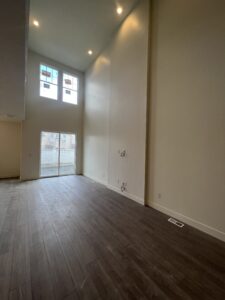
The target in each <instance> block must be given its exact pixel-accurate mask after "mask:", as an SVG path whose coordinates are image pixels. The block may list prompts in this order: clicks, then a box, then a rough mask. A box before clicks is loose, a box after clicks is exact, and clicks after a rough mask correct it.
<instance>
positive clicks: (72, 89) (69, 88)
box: [63, 73, 78, 104]
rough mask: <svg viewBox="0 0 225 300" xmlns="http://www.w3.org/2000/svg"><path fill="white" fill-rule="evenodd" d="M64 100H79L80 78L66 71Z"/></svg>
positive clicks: (71, 101) (73, 102)
mask: <svg viewBox="0 0 225 300" xmlns="http://www.w3.org/2000/svg"><path fill="white" fill-rule="evenodd" d="M63 102H67V103H71V104H77V102H78V78H77V77H74V76H72V75H68V74H66V73H63Z"/></svg>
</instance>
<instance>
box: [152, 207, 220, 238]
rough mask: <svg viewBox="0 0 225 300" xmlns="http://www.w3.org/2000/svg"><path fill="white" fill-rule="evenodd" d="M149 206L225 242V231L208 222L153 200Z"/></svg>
mask: <svg viewBox="0 0 225 300" xmlns="http://www.w3.org/2000/svg"><path fill="white" fill-rule="evenodd" d="M149 206H150V207H152V208H154V209H156V210H159V211H161V212H163V213H165V214H167V215H169V216H171V217H174V218H176V219H178V220H180V221H183V222H184V223H186V224H188V225H190V226H192V227H195V228H197V229H199V230H201V231H203V232H205V233H207V234H209V235H212V236H213V237H215V238H218V239H219V240H222V241H224V242H225V233H224V232H222V231H220V230H218V229H216V228H213V227H210V226H208V225H206V224H203V223H201V222H199V221H196V220H194V219H192V218H189V217H187V216H184V215H182V214H180V213H178V212H176V211H174V210H171V209H169V208H166V207H164V206H162V205H160V204H158V203H154V202H153V203H150V204H149Z"/></svg>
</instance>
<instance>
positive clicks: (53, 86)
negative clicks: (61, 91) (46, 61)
mask: <svg viewBox="0 0 225 300" xmlns="http://www.w3.org/2000/svg"><path fill="white" fill-rule="evenodd" d="M40 96H41V97H45V98H50V99H53V100H57V99H58V71H57V70H55V69H53V68H51V67H49V66H46V65H42V64H41V65H40Z"/></svg>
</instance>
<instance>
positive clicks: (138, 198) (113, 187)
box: [106, 184, 144, 205]
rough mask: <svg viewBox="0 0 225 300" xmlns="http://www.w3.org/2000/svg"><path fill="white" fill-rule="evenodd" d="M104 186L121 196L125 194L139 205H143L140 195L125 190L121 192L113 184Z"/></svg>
mask: <svg viewBox="0 0 225 300" xmlns="http://www.w3.org/2000/svg"><path fill="white" fill-rule="evenodd" d="M106 187H107V188H108V189H110V190H112V191H114V192H116V193H118V194H120V195H122V196H125V197H127V198H129V199H131V200H133V201H135V202H137V203H139V204H141V205H144V199H141V198H140V197H137V196H135V195H132V194H130V193H127V192H122V191H121V190H120V189H119V188H118V187H115V186H112V185H109V184H107V185H106Z"/></svg>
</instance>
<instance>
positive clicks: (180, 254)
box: [0, 176, 225, 300]
mask: <svg viewBox="0 0 225 300" xmlns="http://www.w3.org/2000/svg"><path fill="white" fill-rule="evenodd" d="M5 299H10V300H17V299H20V300H27V299H44V300H51V299H59V300H61V299H65V300H73V299H88V300H89V299H102V300H107V299H116V300H120V299H129V300H132V299H172V300H175V299H189V300H195V299H196V300H201V299H205V300H206V299H214V300H224V299H225V243H222V242H221V241H219V240H216V239H214V238H212V237H210V236H208V235H205V234H203V233H201V232H199V231H198V230H195V229H193V228H191V227H189V226H185V227H184V228H183V229H180V228H177V227H176V226H174V225H173V224H170V223H168V222H167V216H165V215H163V214H161V213H159V212H157V211H155V210H153V209H151V208H146V207H142V206H141V205H138V204H136V203H135V202H133V201H132V200H129V199H126V198H125V197H122V196H120V195H118V194H116V193H114V192H112V191H110V190H108V189H106V188H105V187H103V186H101V185H99V184H96V183H94V182H92V181H90V180H88V179H86V178H84V177H79V176H70V177H61V178H52V179H43V180H38V181H31V182H24V183H17V182H13V181H7V182H1V183H0V300H5Z"/></svg>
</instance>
